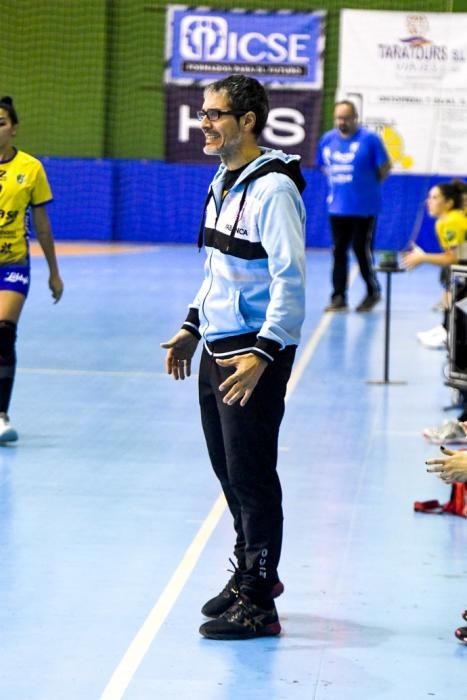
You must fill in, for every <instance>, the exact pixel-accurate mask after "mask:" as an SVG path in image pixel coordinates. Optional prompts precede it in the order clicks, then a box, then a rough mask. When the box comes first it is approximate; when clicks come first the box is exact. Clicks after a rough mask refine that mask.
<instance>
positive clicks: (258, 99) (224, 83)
mask: <svg viewBox="0 0 467 700" xmlns="http://www.w3.org/2000/svg"><path fill="white" fill-rule="evenodd" d="M205 92H224V93H225V94H226V95H227V98H228V100H229V107H230V109H232V110H234V111H235V112H237V111H238V112H243V113H246V112H254V113H255V115H256V124H255V127H254V129H253V133H254V134H255V135H256V136H259V135H260V134H261V132H262V131H263V129H264V127H265V126H266V122H267V119H268V114H269V100H268V96H267V94H266V90H265V89H264V87H263V86H262V85H261V83H260V82H259V81H258V80H255V78H249V77H248V76H246V75H229V77H228V78H222V79H221V80H216V81H215V82H214V83H210V84H209V85H208V86H207V87H206V89H205Z"/></svg>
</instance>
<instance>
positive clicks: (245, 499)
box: [199, 341, 296, 599]
mask: <svg viewBox="0 0 467 700" xmlns="http://www.w3.org/2000/svg"><path fill="white" fill-rule="evenodd" d="M222 342H223V343H224V344H225V341H222ZM214 346H215V344H214ZM295 349H296V348H295V347H287V348H285V349H284V350H283V351H282V352H280V353H279V354H278V357H277V359H276V360H275V361H274V362H273V363H272V364H270V365H268V366H267V367H266V370H265V371H264V373H263V375H262V376H261V378H260V380H259V382H258V384H257V386H256V388H255V390H254V392H253V394H252V396H251V398H250V400H249V401H248V403H247V404H246V406H244V407H243V408H242V407H241V406H240V403H239V402H237V403H235V404H234V405H232V406H228V405H226V404H224V403H223V402H222V398H223V396H224V394H222V393H220V392H219V388H218V387H219V385H220V384H221V383H222V382H223V381H224V379H226V377H227V376H228V375H229V374H231V373H232V369H229V368H223V367H220V366H219V365H218V364H217V363H216V361H215V359H214V358H213V357H212V356H211V355H209V354H208V353H207V352H206V350H205V349H203V354H202V357H201V364H200V370H199V401H200V407H201V421H202V425H203V430H204V435H205V437H206V443H207V447H208V452H209V456H210V459H211V463H212V466H213V469H214V472H215V474H216V476H217V477H218V479H219V481H220V483H221V486H222V490H223V492H224V495H225V498H226V500H227V503H228V506H229V509H230V512H231V513H232V516H233V523H234V528H235V532H236V542H235V548H234V553H235V556H236V558H237V561H238V565H239V568H240V569H241V571H242V583H241V589H242V591H244V592H245V593H246V594H247V595H250V596H251V597H253V599H254V598H255V597H256V598H262V599H268V598H269V597H270V592H271V589H272V587H273V586H274V584H275V583H277V581H278V573H277V568H278V564H279V558H280V553H281V546H282V521H283V514H282V489H281V485H280V481H279V477H278V474H277V469H276V467H277V444H278V438H279V426H280V424H281V420H282V417H283V415H284V397H285V391H286V387H287V381H288V379H289V377H290V373H291V370H292V364H293V360H294V356H295Z"/></svg>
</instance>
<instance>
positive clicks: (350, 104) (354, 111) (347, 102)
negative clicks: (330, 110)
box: [334, 100, 358, 117]
mask: <svg viewBox="0 0 467 700" xmlns="http://www.w3.org/2000/svg"><path fill="white" fill-rule="evenodd" d="M340 105H346V106H347V107H350V109H351V110H352V114H353V116H354V117H358V111H357V108H356V106H355V104H354V103H353V102H352V101H351V100H339V101H338V102H336V103H335V105H334V109H336V107H339V106H340Z"/></svg>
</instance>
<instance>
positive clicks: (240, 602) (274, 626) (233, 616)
mask: <svg viewBox="0 0 467 700" xmlns="http://www.w3.org/2000/svg"><path fill="white" fill-rule="evenodd" d="M199 631H200V634H202V635H203V637H207V638H208V639H222V640H224V639H225V640H229V639H254V638H255V637H271V636H275V635H278V634H280V631H281V625H280V622H279V617H278V615H277V610H276V606H275V605H274V603H273V604H272V608H270V609H268V610H265V609H264V608H260V607H259V606H258V605H255V604H254V603H253V602H252V601H251V600H250V599H249V598H247V596H246V595H244V594H242V593H241V594H240V595H239V597H238V598H237V600H236V601H235V602H234V603H233V605H231V607H230V608H229V609H228V610H227V611H226V612H224V613H223V614H222V615H221V616H220V617H218V618H216V619H215V620H209V622H205V623H204V624H203V625H201V627H200V628H199Z"/></svg>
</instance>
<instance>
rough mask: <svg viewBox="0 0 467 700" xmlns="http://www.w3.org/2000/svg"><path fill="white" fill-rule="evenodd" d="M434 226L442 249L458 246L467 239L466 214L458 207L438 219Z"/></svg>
mask: <svg viewBox="0 0 467 700" xmlns="http://www.w3.org/2000/svg"><path fill="white" fill-rule="evenodd" d="M435 228H436V234H437V236H438V240H439V243H440V245H441V247H442V248H443V250H449V249H450V248H458V247H459V246H461V245H463V244H464V243H465V242H466V241H467V216H466V215H465V214H464V212H463V211H461V210H460V209H452V210H451V211H450V212H448V213H447V214H446V216H444V217H443V218H440V219H438V220H437V221H436V224H435Z"/></svg>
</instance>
